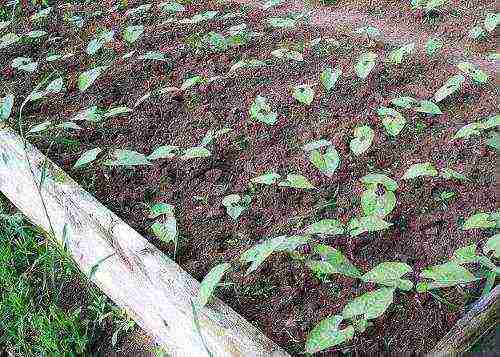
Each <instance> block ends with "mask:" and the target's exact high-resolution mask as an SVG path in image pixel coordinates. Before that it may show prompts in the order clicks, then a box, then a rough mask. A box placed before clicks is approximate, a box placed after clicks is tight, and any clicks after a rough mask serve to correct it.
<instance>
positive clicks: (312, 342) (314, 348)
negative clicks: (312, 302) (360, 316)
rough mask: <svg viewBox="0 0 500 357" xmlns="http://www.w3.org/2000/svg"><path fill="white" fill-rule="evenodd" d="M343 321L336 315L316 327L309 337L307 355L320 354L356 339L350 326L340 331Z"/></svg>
mask: <svg viewBox="0 0 500 357" xmlns="http://www.w3.org/2000/svg"><path fill="white" fill-rule="evenodd" d="M342 320H343V317H342V316H340V315H334V316H330V317H328V318H326V319H324V320H322V321H321V322H320V323H318V324H317V325H316V326H314V328H313V329H312V331H311V332H310V333H309V336H308V337H307V341H306V353H310V354H313V353H316V352H320V351H323V350H325V349H327V348H330V347H334V346H337V345H339V344H341V343H344V342H346V341H349V340H351V339H352V338H353V337H354V327H352V326H348V327H346V328H345V329H343V330H340V329H339V326H340V323H341V322H342Z"/></svg>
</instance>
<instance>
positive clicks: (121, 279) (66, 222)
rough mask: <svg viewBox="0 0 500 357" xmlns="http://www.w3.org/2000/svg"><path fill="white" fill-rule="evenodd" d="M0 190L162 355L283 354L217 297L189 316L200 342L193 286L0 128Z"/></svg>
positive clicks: (61, 174)
mask: <svg viewBox="0 0 500 357" xmlns="http://www.w3.org/2000/svg"><path fill="white" fill-rule="evenodd" d="M27 158H28V159H29V161H30V166H31V169H30V168H29V165H28V162H27ZM44 166H46V167H47V169H46V170H45V169H44V168H43V167H44ZM44 171H45V172H46V175H45V176H46V177H45V178H44V179H43V184H42V185H41V188H40V192H41V194H42V196H43V201H44V203H42V200H41V199H40V195H39V192H38V189H37V185H38V186H39V183H40V180H41V177H42V176H43V174H44ZM32 174H33V175H32ZM33 176H34V177H35V180H34V178H33ZM35 181H36V183H35ZM0 191H1V192H2V193H3V194H4V195H6V196H7V198H8V199H9V200H10V201H11V202H12V203H13V204H14V205H16V206H17V208H19V210H20V211H21V212H23V213H24V214H25V215H26V216H27V217H28V218H29V219H30V220H31V221H32V222H33V223H34V224H35V225H38V226H40V227H42V228H43V229H45V230H46V231H47V232H50V231H51V229H52V228H53V231H54V233H55V237H56V239H57V240H59V241H60V243H62V240H63V239H65V244H66V246H67V249H68V252H69V253H70V254H71V256H72V257H73V258H74V260H75V262H76V263H77V264H78V265H79V267H80V268H81V269H82V270H83V271H84V272H86V273H89V272H90V271H91V270H92V268H93V267H96V266H97V269H95V273H94V274H93V275H92V280H93V281H94V282H95V283H96V284H97V286H99V287H100V288H101V289H102V290H103V291H104V292H105V293H106V294H107V295H108V296H109V297H110V298H111V299H112V300H113V301H114V302H115V303H116V304H117V305H118V306H120V307H122V308H124V309H126V310H127V312H128V313H129V314H130V316H131V317H133V318H134V319H135V320H136V321H137V323H138V324H139V325H140V326H141V327H142V328H143V329H144V330H145V331H146V332H147V333H149V334H151V335H152V336H154V337H155V339H156V342H158V343H159V344H160V345H161V346H163V347H164V348H165V351H166V352H167V353H169V354H170V355H173V356H206V355H208V353H207V348H208V350H210V352H211V354H212V355H213V356H263V357H264V356H265V357H268V356H288V354H287V353H285V352H284V351H283V350H281V349H280V348H279V347H278V346H276V345H275V344H274V343H273V342H272V341H270V340H269V339H268V338H267V337H265V336H264V335H263V334H262V333H261V332H260V331H259V330H258V329H257V328H255V327H254V326H253V325H251V324H250V323H249V322H247V321H246V320H245V319H244V318H243V317H241V316H240V315H238V314H237V313H236V312H234V311H233V310H231V309H230V308H229V307H228V306H227V305H225V304H224V303H222V302H221V301H220V300H216V301H214V302H213V303H211V304H209V306H207V307H205V308H204V309H202V311H200V312H199V313H198V314H197V315H198V319H199V324H200V329H201V334H202V335H203V337H202V338H201V337H200V334H199V333H198V331H197V329H196V328H195V325H194V319H193V317H194V316H193V310H192V305H191V301H192V300H193V301H194V299H195V297H196V295H197V292H198V289H199V283H198V282H197V281H196V280H195V279H194V278H192V277H191V276H190V275H189V274H187V273H186V272H185V271H183V270H182V269H181V268H180V267H179V266H178V265H177V264H176V263H175V262H173V261H172V260H170V259H169V258H168V257H167V256H165V255H164V254H163V253H161V252H160V251H159V250H158V249H156V248H155V247H154V246H153V245H151V244H150V243H148V242H147V241H146V239H145V238H143V237H142V236H141V235H139V234H138V233H137V232H136V231H134V230H133V229H132V228H131V227H130V226H128V225H127V224H125V223H124V222H123V221H122V220H121V219H119V218H118V217H117V216H116V215H115V214H114V213H112V212H111V211H109V210H108V209H107V208H105V207H104V206H103V205H102V204H100V203H99V202H98V201H97V200H96V199H94V198H93V197H92V196H91V195H90V194H89V193H87V192H86V191H84V190H83V189H82V188H81V187H80V186H79V185H78V184H77V183H75V182H74V181H73V180H72V179H71V178H70V177H69V176H68V175H67V174H66V173H64V171H62V170H61V169H60V168H58V167H57V166H56V165H55V164H53V163H52V162H50V161H49V160H48V159H47V158H46V157H45V156H44V155H43V154H42V153H40V152H39V151H38V150H37V149H36V148H34V147H33V146H32V145H30V144H27V146H26V151H25V149H24V145H23V141H22V139H21V138H20V137H19V136H18V135H17V134H16V133H15V132H14V131H12V130H11V129H10V128H8V127H7V126H6V125H5V124H2V123H0ZM45 212H47V213H48V217H49V218H50V220H49V219H48V217H47V215H46V214H45ZM63 232H64V233H63ZM63 237H64V238H63ZM107 257H108V258H107ZM78 293H79V292H75V294H78Z"/></svg>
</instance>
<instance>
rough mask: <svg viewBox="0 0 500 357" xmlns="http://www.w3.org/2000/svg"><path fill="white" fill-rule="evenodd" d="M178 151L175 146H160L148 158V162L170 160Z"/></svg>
mask: <svg viewBox="0 0 500 357" xmlns="http://www.w3.org/2000/svg"><path fill="white" fill-rule="evenodd" d="M178 150H179V147H178V146H175V145H162V146H160V147H157V148H156V149H155V150H154V151H153V152H152V153H151V154H150V155H149V156H148V160H158V159H171V158H173V157H174V156H175V155H176V154H177V152H178Z"/></svg>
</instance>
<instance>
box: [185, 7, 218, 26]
mask: <svg viewBox="0 0 500 357" xmlns="http://www.w3.org/2000/svg"><path fill="white" fill-rule="evenodd" d="M218 13H219V12H218V11H213V10H209V11H204V12H201V13H199V14H196V15H194V16H193V17H191V18H189V19H182V20H179V23H181V24H198V23H200V22H205V21H209V20H213V19H214V18H215V16H217V14H218Z"/></svg>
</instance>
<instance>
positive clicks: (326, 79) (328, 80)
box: [319, 66, 342, 92]
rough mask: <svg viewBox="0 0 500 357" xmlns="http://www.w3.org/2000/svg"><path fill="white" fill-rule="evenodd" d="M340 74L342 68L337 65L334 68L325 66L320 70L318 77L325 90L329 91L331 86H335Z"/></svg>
mask: <svg viewBox="0 0 500 357" xmlns="http://www.w3.org/2000/svg"><path fill="white" fill-rule="evenodd" d="M341 75H342V69H341V68H340V67H339V66H337V67H336V68H335V69H332V68H331V67H326V68H325V69H324V70H323V72H321V74H320V76H319V79H320V80H321V83H322V84H323V87H325V90H326V91H327V92H329V91H331V90H332V89H333V87H335V84H336V83H337V81H338V80H339V78H340V76H341Z"/></svg>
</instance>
